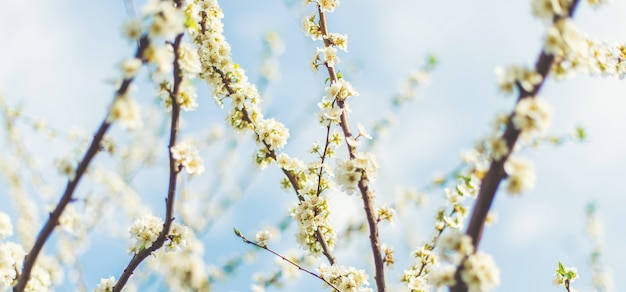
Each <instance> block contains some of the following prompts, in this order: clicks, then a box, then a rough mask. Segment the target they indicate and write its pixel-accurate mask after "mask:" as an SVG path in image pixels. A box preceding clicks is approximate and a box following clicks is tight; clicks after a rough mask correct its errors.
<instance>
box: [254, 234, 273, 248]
mask: <svg viewBox="0 0 626 292" xmlns="http://www.w3.org/2000/svg"><path fill="white" fill-rule="evenodd" d="M270 238H272V234H271V233H270V232H269V231H267V230H261V231H259V232H257V233H256V243H257V244H258V245H260V246H267V242H268V241H269V240H270Z"/></svg>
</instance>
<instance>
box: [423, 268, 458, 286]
mask: <svg viewBox="0 0 626 292" xmlns="http://www.w3.org/2000/svg"><path fill="white" fill-rule="evenodd" d="M455 274H456V267H455V266H453V265H446V266H441V267H439V268H437V269H435V270H434V271H432V272H431V273H430V278H429V283H430V284H431V285H433V286H435V287H437V288H439V287H442V286H448V287H453V286H454V285H456V279H455Z"/></svg>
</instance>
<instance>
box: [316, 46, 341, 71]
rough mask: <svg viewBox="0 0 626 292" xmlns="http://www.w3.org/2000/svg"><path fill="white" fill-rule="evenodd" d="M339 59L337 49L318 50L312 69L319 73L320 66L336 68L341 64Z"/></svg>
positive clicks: (325, 48) (324, 48)
mask: <svg viewBox="0 0 626 292" xmlns="http://www.w3.org/2000/svg"><path fill="white" fill-rule="evenodd" d="M339 61H340V60H339V57H338V56H337V48H335V47H323V48H317V51H315V54H314V55H313V59H312V61H311V68H314V71H317V67H319V66H320V65H326V66H328V67H335V65H337V64H339Z"/></svg>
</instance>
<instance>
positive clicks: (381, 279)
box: [317, 5, 385, 292]
mask: <svg viewBox="0 0 626 292" xmlns="http://www.w3.org/2000/svg"><path fill="white" fill-rule="evenodd" d="M317 11H318V14H319V19H320V23H319V26H320V30H321V32H322V38H323V37H324V36H327V35H328V26H327V24H326V14H325V13H324V12H323V11H322V9H321V7H320V6H319V5H318V6H317ZM330 45H331V42H330V40H328V39H326V38H324V46H326V47H328V46H330ZM326 69H327V71H328V76H329V78H330V83H331V84H333V83H335V82H337V74H336V72H335V67H333V66H328V64H326ZM337 105H338V106H339V108H341V116H340V123H339V125H340V126H341V130H342V132H343V135H344V138H345V139H346V146H347V147H348V153H349V155H350V159H354V158H356V149H355V147H354V146H352V145H350V143H348V142H347V141H348V138H350V137H352V133H351V132H350V125H349V124H348V117H347V114H346V110H345V101H343V100H337ZM358 187H359V190H360V191H361V198H362V200H363V208H364V209H365V215H366V217H367V222H368V227H369V233H370V245H371V247H372V255H373V257H374V266H375V270H376V275H375V276H374V278H375V279H376V287H377V289H378V291H379V292H383V291H385V264H384V258H383V256H382V252H381V251H380V240H379V236H378V222H377V220H376V214H375V209H374V206H373V202H372V201H373V198H372V193H371V191H370V190H369V185H368V180H367V175H366V174H365V172H364V171H363V173H362V175H361V180H360V181H359V183H358Z"/></svg>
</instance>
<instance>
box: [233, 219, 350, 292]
mask: <svg viewBox="0 0 626 292" xmlns="http://www.w3.org/2000/svg"><path fill="white" fill-rule="evenodd" d="M235 234H236V235H237V236H238V237H239V238H241V240H243V242H245V243H247V244H252V245H254V246H256V247H258V248H262V249H264V250H267V251H269V252H271V253H272V254H274V255H275V256H277V257H279V258H281V259H282V260H284V261H286V262H288V263H290V264H291V265H293V266H294V267H296V268H298V270H300V271H303V272H305V273H307V274H309V275H311V276H313V277H315V278H318V279H320V280H322V281H324V283H326V285H328V286H330V287H331V288H333V289H335V290H336V291H340V290H339V289H338V288H337V287H335V285H333V284H331V283H330V282H328V281H327V280H326V279H324V278H323V277H322V276H320V275H318V274H316V273H313V272H311V271H309V270H307V269H306V268H303V267H302V266H300V265H298V264H297V263H295V262H293V261H291V260H290V259H288V258H286V257H284V256H283V255H281V254H279V253H277V252H275V251H273V250H271V249H270V248H269V247H267V245H262V244H258V243H256V242H253V241H250V240H249V239H247V238H246V237H245V236H244V235H243V234H242V233H241V232H240V231H239V230H237V228H235Z"/></svg>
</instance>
